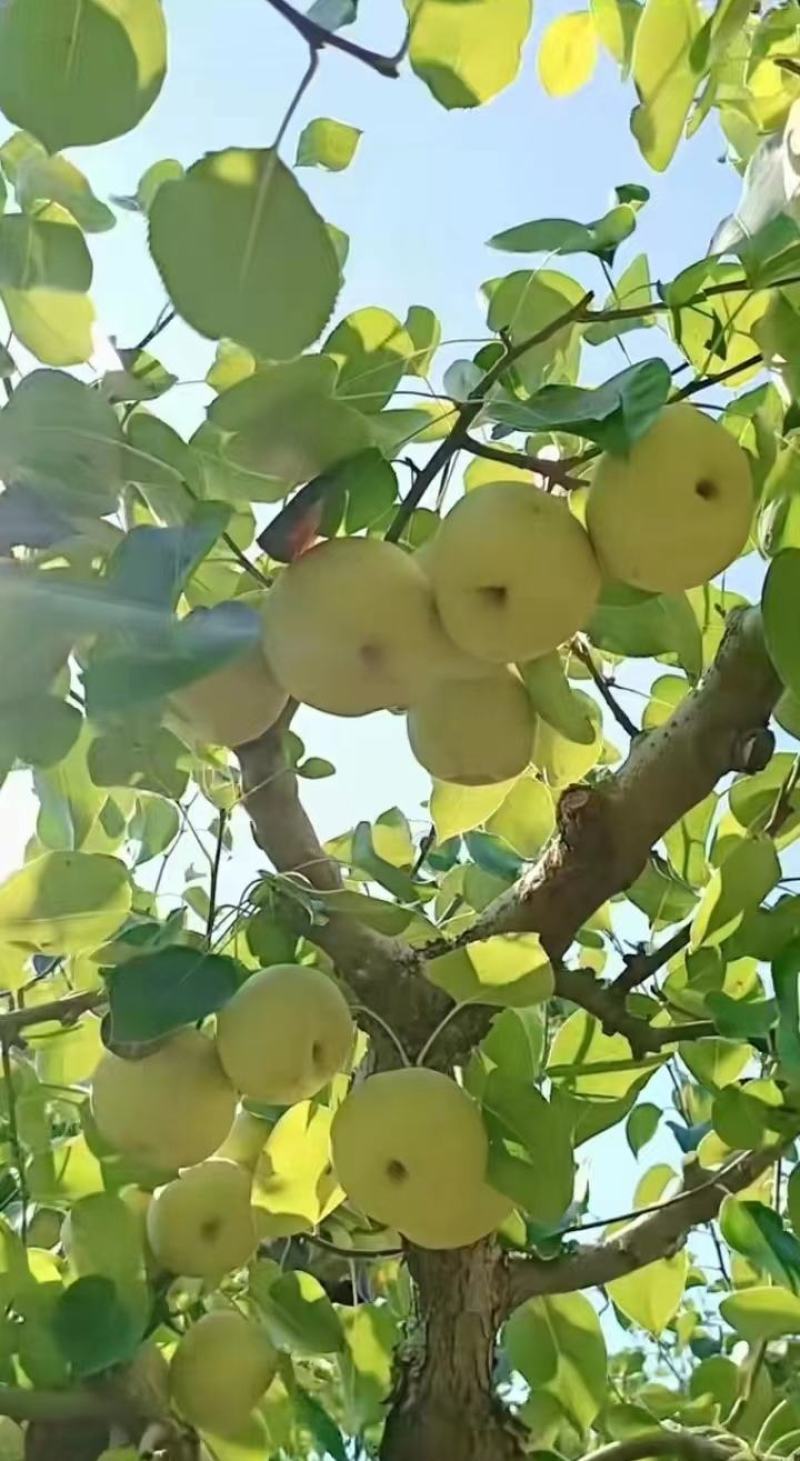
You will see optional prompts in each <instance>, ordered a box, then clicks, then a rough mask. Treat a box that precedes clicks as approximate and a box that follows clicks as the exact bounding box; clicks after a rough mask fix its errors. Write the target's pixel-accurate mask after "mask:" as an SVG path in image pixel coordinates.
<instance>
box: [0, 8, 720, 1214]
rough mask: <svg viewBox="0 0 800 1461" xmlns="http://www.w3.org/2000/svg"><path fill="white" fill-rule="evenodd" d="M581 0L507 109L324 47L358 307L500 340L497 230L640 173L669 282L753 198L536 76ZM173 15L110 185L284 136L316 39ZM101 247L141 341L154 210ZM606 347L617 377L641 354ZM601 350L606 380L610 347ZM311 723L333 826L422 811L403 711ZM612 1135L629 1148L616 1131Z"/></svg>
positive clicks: (313, 186) (644, 222) (365, 23)
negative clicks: (453, 97)
mask: <svg viewBox="0 0 800 1461" xmlns="http://www.w3.org/2000/svg"><path fill="white" fill-rule="evenodd" d="M573 8H574V5H573V4H572V3H564V0H538V4H537V7H536V22H535V27H534V32H533V38H532V40H531V41H530V42H529V44H528V46H527V49H526V55H525V62H524V67H523V70H522V73H521V75H520V77H519V78H518V80H517V82H516V83H515V85H514V86H513V87H512V88H510V89H509V90H508V91H506V92H505V93H504V94H503V95H501V96H500V97H499V98H497V99H496V100H495V101H494V102H493V103H492V104H491V105H489V106H487V107H484V108H481V109H477V110H475V111H472V112H463V111H461V112H446V111H444V110H442V109H441V108H440V107H439V105H438V104H437V103H436V102H435V101H434V100H433V98H432V97H431V96H430V94H429V93H428V91H427V89H426V88H425V86H424V85H423V84H422V83H421V82H420V81H418V80H417V79H416V78H415V77H414V76H413V74H411V73H410V71H408V69H407V68H406V70H405V72H404V74H403V76H402V78H401V79H400V80H397V81H389V80H385V79H382V78H380V77H378V76H376V75H374V74H373V73H371V72H370V71H368V70H367V69H366V68H364V67H362V66H360V65H358V64H357V63H356V62H354V61H352V60H350V59H349V58H347V57H344V56H340V55H339V54H337V53H335V52H327V53H325V54H324V55H323V57H322V62H321V65H320V69H319V73H318V75H317V77H316V79H315V81H314V84H313V86H312V89H311V90H310V92H309V93H307V95H306V98H305V99H304V101H303V104H302V107H301V109H300V112H299V113H298V115H297V117H296V118H295V121H294V123H293V125H292V127H291V128H290V131H289V134H288V136H287V138H286V141H285V143H284V153H285V156H286V158H287V160H288V161H293V160H294V155H295V146H296V139H297V135H298V132H299V130H300V129H301V127H302V126H303V125H305V123H306V122H307V121H309V120H310V119H311V118H312V117H315V116H331V117H335V118H338V119H339V120H341V121H344V122H348V123H350V124H352V125H354V126H357V127H359V128H360V129H361V130H362V132H363V137H362V140H361V144H360V147H359V150H358V153H357V155H356V159H355V161H354V163H353V164H352V166H351V167H350V169H349V170H348V171H347V172H345V173H341V174H336V175H327V174H324V173H322V172H320V171H316V170H309V169H305V170H304V171H303V172H302V173H301V174H300V176H301V178H302V181H303V185H304V186H305V187H306V188H307V190H308V191H309V193H310V194H311V196H312V198H313V200H314V202H315V203H316V205H317V206H318V207H319V209H320V210H321V212H322V213H323V214H324V215H325V216H326V217H327V218H329V219H330V220H331V221H332V222H334V223H336V224H337V225H338V226H339V227H340V228H343V229H345V230H346V232H347V233H348V234H349V235H350V237H351V252H350V258H349V261H348V265H347V272H346V284H345V289H344V292H343V294H342V297H341V300H340V312H341V313H346V312H347V311H348V310H350V309H353V308H358V307H361V306H366V305H381V306H383V307H385V308H389V309H391V310H393V311H395V312H396V313H397V314H398V315H399V316H400V317H401V318H402V317H403V315H404V314H405V311H406V309H407V308H408V306H409V305H411V304H425V305H430V306H431V307H432V308H434V309H435V310H436V312H437V314H438V315H439V317H440V319H441V321H442V325H443V332H444V336H445V338H447V339H453V338H456V337H462V336H469V337H471V336H481V335H484V334H485V320H484V315H483V311H482V307H481V301H480V296H479V285H480V284H481V282H482V281H483V280H485V279H487V278H490V277H492V276H493V275H495V274H498V273H502V272H508V271H510V270H511V269H513V268H516V267H520V266H521V264H524V260H520V259H518V258H515V257H512V256H507V255H502V254H499V253H497V252H494V251H492V250H490V249H487V248H486V246H485V240H486V239H487V238H488V237H489V236H490V235H491V234H493V233H495V232H497V231H498V230H500V229H502V228H506V227H509V226H511V225H513V224H516V223H520V222H523V221H524V220H526V219H529V218H536V217H546V216H552V215H562V216H565V217H573V218H577V219H584V220H588V219H590V218H593V217H596V216H598V215H600V214H601V213H603V211H604V210H605V208H606V207H607V206H608V203H609V197H610V193H611V189H612V188H613V187H614V186H615V185H616V184H620V183H624V182H639V183H645V184H646V185H647V186H648V187H649V188H650V189H651V191H652V195H653V196H652V200H651V202H650V203H649V205H648V206H647V207H646V208H645V209H644V211H643V212H642V213H641V215H640V226H639V229H638V232H637V235H636V238H635V240H634V241H633V244H631V243H630V242H629V243H628V245H626V247H625V250H624V251H622V252H621V254H620V260H619V267H620V268H621V267H623V266H624V263H625V262H626V260H627V259H629V258H630V257H632V255H633V253H634V252H638V251H640V250H641V249H645V250H646V251H647V252H648V254H649V257H650V261H651V270H652V274H653V277H655V278H659V277H660V278H663V279H669V278H670V277H672V276H673V275H674V274H676V273H677V272H678V271H679V270H680V269H681V268H683V267H684V266H685V265H686V264H688V263H690V262H692V261H693V260H695V259H697V258H698V257H699V256H700V255H702V254H703V253H704V252H705V249H706V246H707V242H708V240H709V238H710V236H711V234H712V232H713V230H714V228H715V226H716V224H717V223H718V222H719V220H720V218H721V217H722V216H723V215H724V214H726V213H728V212H730V211H731V208H732V206H733V204H734V202H735V199H736V197H737V194H738V180H737V178H736V175H735V174H734V173H733V172H732V170H731V169H729V168H725V167H723V166H721V165H720V163H719V160H718V159H719V157H720V156H721V154H722V153H723V151H724V144H723V141H722V137H721V134H720V132H719V130H718V128H717V125H716V121H715V119H714V114H712V117H711V118H710V119H709V121H707V122H706V123H705V125H704V126H703V128H702V129H701V131H700V133H699V134H698V136H696V137H695V138H693V139H692V140H691V142H689V143H684V144H683V145H682V146H681V148H680V150H679V152H678V155H677V157H676V159H675V162H674V164H673V165H672V167H671V168H670V170H669V172H668V173H667V174H666V175H665V176H661V175H657V174H654V173H652V172H651V171H650V170H649V169H648V167H647V165H646V164H645V163H644V161H643V160H642V158H641V156H640V154H639V151H638V148H637V146H636V144H635V142H634V140H633V138H632V136H631V134H630V131H629V125H628V117H629V112H630V108H631V106H632V104H633V100H634V97H633V91H632V87H631V86H630V85H623V84H620V82H619V79H618V76H617V73H616V69H615V68H614V67H613V66H612V64H611V63H610V62H609V61H607V60H605V59H604V58H603V59H601V61H600V64H599V66H598V70H597V72H596V74H595V78H594V80H593V81H592V83H591V84H590V85H589V86H588V87H587V88H586V89H585V90H583V91H582V92H580V93H579V94H578V95H576V96H574V97H572V98H569V99H567V100H562V101H557V100H554V99H552V98H550V97H548V96H546V95H545V94H544V93H543V91H542V89H541V86H540V84H539V82H538V79H537V76H536V68H535V52H536V48H537V44H538V39H539V37H540V36H541V34H542V31H543V29H544V27H545V26H546V24H547V23H548V22H549V21H550V20H552V19H553V17H554V16H556V15H557V14H559V13H561V12H563V11H565V10H570V9H573ZM165 10H166V16H167V22H168V27H169V33H170V49H171V55H170V69H169V74H168V77H167V81H166V84H165V87H164V90H163V92H162V94H161V96H160V97H159V99H158V101H157V103H156V105H155V106H154V107H153V109H152V111H151V112H150V113H149V115H148V116H147V117H146V118H145V120H144V122H143V123H142V125H141V126H140V127H139V128H138V129H137V130H136V131H135V132H134V133H132V134H130V135H129V136H127V137H123V138H121V139H119V140H118V141H116V142H114V143H111V144H108V145H105V146H102V147H97V148H92V149H76V150H75V151H74V152H73V153H72V154H70V155H71V156H73V157H74V160H75V161H76V162H77V163H79V165H80V166H81V167H82V168H83V169H84V170H85V171H86V172H87V174H88V176H89V178H90V180H91V182H92V185H93V187H94V189H95V191H96V192H97V193H98V195H99V196H101V197H104V198H107V197H108V196H109V195H111V194H127V193H133V192H134V191H135V188H136V184H137V181H138V179H139V177H140V175H141V174H142V173H143V172H144V170H145V169H146V168H147V167H148V166H149V165H150V164H151V163H153V162H155V161H157V160H158V159H160V158H163V157H176V158H178V159H179V160H180V161H181V162H182V163H184V164H186V165H188V164H189V163H191V162H192V161H194V160H195V159H196V158H198V157H199V156H201V155H202V154H203V153H204V152H206V151H208V150H214V149H219V148H223V147H226V146H254V147H258V146H266V145H269V143H270V142H271V141H272V139H273V138H274V136H275V133H276V131H277V128H278V125H279V123H280V121H281V118H282V116H283V113H284V110H285V108H286V105H287V103H288V101H289V99H290V97H291V95H292V93H293V91H294V88H295V86H296V84H297V81H298V80H299V77H300V75H301V73H302V71H303V69H304V66H305V63H306V59H307V51H306V47H305V45H304V43H303V42H302V41H301V40H300V39H299V38H298V37H297V35H296V34H295V33H294V32H293V31H292V29H291V28H290V27H289V26H288V25H287V24H286V22H285V21H283V20H282V19H281V18H280V17H278V16H277V15H276V14H275V13H274V12H273V11H272V10H271V8H270V7H269V5H268V4H267V3H265V0H201V3H198V0H166V3H165ZM361 10H362V18H361V20H360V21H359V24H358V27H357V28H356V31H355V32H350V33H351V34H352V33H355V34H357V37H358V39H359V40H360V41H362V42H363V43H364V44H366V45H371V46H373V47H375V48H377V49H380V50H384V51H393V50H395V49H396V48H397V46H398V45H399V43H400V41H401V39H402V35H403V30H404V14H403V10H402V6H401V4H400V0H362V3H361ZM90 243H91V248H92V253H93V256H94V260H95V285H94V289H93V295H94V298H95V303H96V306H97V310H98V314H99V317H100V320H101V321H102V323H103V326H104V328H105V330H106V331H107V332H108V334H110V335H114V336H115V337H116V338H117V340H118V342H119V343H120V344H123V345H126V344H132V343H133V342H134V341H135V340H136V339H138V338H139V337H140V336H141V335H143V334H144V332H145V331H146V329H147V328H148V327H149V326H150V325H151V324H152V323H153V321H154V319H155V317H156V316H157V314H158V311H159V309H160V308H161V305H162V304H163V302H164V296H163V291H162V288H161V285H160V282H159V280H158V277H157V274H156V271H155V268H154V266H153V265H152V264H151V263H150V261H149V258H148V254H147V249H146V239H145V224H144V222H143V220H142V219H140V218H137V217H134V216H132V215H130V214H127V213H121V214H120V221H119V225H118V227H117V228H116V229H115V230H114V231H113V232H111V233H109V234H106V235H96V236H94V237H93V238H92V239H91V240H90ZM573 265H574V261H569V264H568V266H567V267H568V270H569V272H576V273H579V277H581V278H582V279H583V280H585V282H586V284H587V286H589V287H596V288H597V290H598V295H599V297H600V298H601V299H602V298H603V297H604V296H605V294H606V292H607V291H606V285H605V281H604V280H603V278H602V276H601V274H600V271H599V268H598V267H597V266H595V265H594V264H593V262H592V261H588V262H587V263H585V264H584V265H578V266H575V267H573ZM628 338H629V339H630V337H628ZM662 339H663V337H662V336H661V335H660V334H657V333H656V332H655V331H654V332H651V333H650V334H649V335H648V336H646V337H642V344H641V345H640V344H639V342H638V341H637V342H636V344H635V346H634V348H637V349H639V353H654V352H655V351H657V350H659V349H660V348H661V342H662ZM609 349H610V350H611V351H612V353H611V354H610V355H607V356H606V357H605V364H606V365H607V371H606V372H605V373H609V374H610V373H612V372H613V371H614V370H617V369H619V368H620V367H621V365H622V364H623V363H624V362H623V361H622V359H621V357H620V356H619V355H618V354H615V353H613V351H614V347H613V346H612V347H609ZM158 352H159V354H160V357H161V358H162V359H163V361H164V363H165V364H166V365H167V366H168V367H169V368H170V369H172V370H173V371H175V372H176V373H177V374H178V375H179V376H180V377H181V378H182V379H183V380H188V381H192V380H193V381H197V380H198V379H202V376H203V375H204V372H205V370H206V368H207V365H208V363H209V360H210V358H211V355H212V347H211V346H210V345H209V343H208V342H207V341H202V340H199V339H198V337H196V336H194V335H193V334H192V333H191V332H190V331H189V330H188V329H186V328H185V327H184V326H182V325H180V324H176V325H174V326H172V327H171V328H170V329H169V330H168V331H167V332H166V333H165V334H164V335H163V337H162V338H161V340H160V341H159V342H158ZM454 353H458V352H457V351H456V352H454ZM589 359H591V357H589ZM595 361H596V364H595V369H594V371H592V378H596V373H597V371H598V370H599V368H600V357H599V356H597V357H595ZM208 396H209V393H208V391H207V390H206V389H205V388H204V387H193V386H188V387H182V388H181V389H180V390H176V391H175V392H173V393H172V394H171V395H170V396H169V397H168V398H167V400H166V402H165V404H164V412H165V414H166V415H168V417H169V419H171V420H172V421H173V422H174V423H175V424H176V425H178V426H180V427H181V428H182V429H183V430H184V431H186V432H188V431H189V430H191V429H192V428H193V427H194V425H196V424H197V423H198V421H199V420H200V419H201V415H202V409H203V405H204V402H205V401H206V400H207V399H208ZM299 729H300V730H301V732H302V733H303V734H304V736H305V738H306V741H307V743H308V746H309V749H310V750H312V751H313V752H314V753H316V754H324V755H326V756H329V757H330V759H331V760H332V761H333V762H334V763H335V764H336V766H337V770H338V774H337V776H336V777H335V778H331V779H330V780H329V781H324V782H317V783H314V784H310V785H309V786H308V788H307V796H306V800H307V804H308V806H309V809H310V811H311V813H312V816H313V817H314V820H315V821H316V823H317V825H318V828H319V830H320V831H321V833H322V835H323V836H330V835H332V834H333V833H335V832H337V831H340V830H344V829H345V828H347V827H349V826H351V825H353V823H354V822H355V821H356V820H358V819H359V818H361V817H374V816H375V815H377V814H378V813H379V812H380V811H382V810H384V809H385V808H386V807H388V806H391V805H399V806H401V807H402V808H403V810H404V811H405V812H406V813H407V815H409V816H410V817H411V818H412V820H414V821H415V822H417V823H418V824H419V825H422V823H423V819H424V811H423V810H422V807H421V803H422V802H423V801H424V799H425V798H426V795H427V788H428V781H427V777H426V776H425V774H424V773H423V772H422V771H420V769H419V768H418V767H416V766H415V765H414V763H413V762H412V760H411V757H410V754H409V752H408V750H407V747H406V742H405V734H404V729H403V724H402V720H401V719H400V718H397V717H392V716H389V715H381V716H378V717H370V718H369V719H368V720H365V721H350V720H336V719H333V718H327V717H321V716H319V715H316V714H313V713H308V712H306V713H304V715H303V716H302V718H301V721H300V722H299ZM31 810H32V807H31V802H30V799H29V797H28V796H27V795H26V787H25V782H24V778H23V777H22V776H21V775H17V776H15V777H12V778H11V779H10V781H9V783H8V785H7V787H6V788H5V789H4V791H3V792H2V794H0V811H3V812H5V814H6V815H5V817H4V826H5V827H6V828H8V826H9V822H10V821H11V820H12V816H15V817H16V824H17V828H18V834H16V835H13V836H6V835H5V834H4V846H3V848H2V849H0V864H1V865H0V871H5V870H8V869H9V868H10V867H12V866H14V865H15V864H16V863H18V862H19V860H20V858H21V855H22V849H23V847H24V841H25V837H26V836H27V835H28V833H29V830H30V825H31V823H30V815H31ZM9 814H11V816H9ZM246 843H247V839H244V841H243V843H242V847H243V850H242V851H241V853H240V854H239V856H238V857H237V859H236V862H235V865H234V867H233V868H231V869H230V870H229V873H228V877H227V882H228V885H229V891H230V892H231V893H236V892H238V891H239V890H240V889H241V887H242V885H243V884H244V883H245V882H246V881H247V877H248V875H249V872H250V869H251V868H252V867H255V866H257V860H256V859H255V858H254V856H253V855H252V853H250V852H249V850H245V846H246ZM247 845H248V846H249V844H247ZM614 1141H615V1144H616V1145H617V1147H618V1146H619V1143H620V1135H619V1133H617V1134H616V1135H615V1138H614ZM617 1170H619V1169H618V1168H617ZM627 1182H628V1178H627V1177H626V1178H625V1185H626V1188H627ZM611 1200H612V1201H613V1200H614V1198H613V1196H612V1199H611Z"/></svg>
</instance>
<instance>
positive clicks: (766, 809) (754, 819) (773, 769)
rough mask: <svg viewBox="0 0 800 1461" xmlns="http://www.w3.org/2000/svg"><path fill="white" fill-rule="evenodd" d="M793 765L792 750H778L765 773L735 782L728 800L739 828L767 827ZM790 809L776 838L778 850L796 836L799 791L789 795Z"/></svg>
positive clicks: (758, 828) (758, 772)
mask: <svg viewBox="0 0 800 1461" xmlns="http://www.w3.org/2000/svg"><path fill="white" fill-rule="evenodd" d="M794 763H795V758H794V756H793V755H792V754H791V753H790V752H789V751H778V752H776V754H775V755H774V756H773V757H772V759H771V760H770V762H769V764H768V765H767V766H765V767H764V770H763V771H757V772H756V774H755V775H754V776H742V777H740V778H739V779H738V780H737V781H735V782H734V784H733V786H732V787H731V789H730V792H729V796H728V800H729V802H730V809H731V811H732V812H733V815H734V817H735V818H736V820H737V822H738V823H739V826H740V827H744V828H745V829H753V830H755V831H759V830H763V828H764V827H766V826H767V824H768V823H769V819H770V817H771V815H772V813H773V811H774V810H775V804H776V802H777V800H778V797H779V796H780V795H781V791H782V789H783V787H784V785H785V784H786V782H787V780H788V778H789V776H790V774H791V772H792V768H793V766H794ZM788 810H789V815H788V816H787V819H786V821H785V822H784V823H783V826H782V827H781V828H780V831H779V833H778V835H777V837H776V839H775V842H776V846H777V847H779V848H781V847H785V846H786V844H787V843H788V842H791V841H792V840H793V839H794V837H795V836H796V835H797V829H798V826H800V792H798V791H796V790H795V791H792V792H790V793H789V796H788Z"/></svg>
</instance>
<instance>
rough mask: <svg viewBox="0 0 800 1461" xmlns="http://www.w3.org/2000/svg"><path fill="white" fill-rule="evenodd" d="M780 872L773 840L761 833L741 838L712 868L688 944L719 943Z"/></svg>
mask: <svg viewBox="0 0 800 1461" xmlns="http://www.w3.org/2000/svg"><path fill="white" fill-rule="evenodd" d="M780 875H781V865H780V862H779V860H778V854H777V853H776V851H775V843H774V842H773V840H772V838H771V837H767V836H766V835H765V834H764V833H756V834H755V836H748V837H742V838H740V839H739V841H737V842H736V845H735V846H734V847H733V848H732V850H731V851H730V852H729V853H728V856H727V857H726V858H725V861H724V862H723V864H722V866H721V867H718V868H715V869H714V871H713V873H712V874H711V877H710V879H709V881H708V883H707V885H706V888H705V891H704V892H703V894H702V896H701V898H700V902H699V903H698V905H697V909H696V912H695V915H694V918H693V920H692V931H691V938H690V943H689V947H690V948H691V949H697V948H699V947H700V945H701V944H705V945H708V944H711V945H712V946H713V945H715V944H721V943H722V942H723V941H724V940H725V939H726V938H727V937H728V936H729V934H731V933H733V932H734V931H735V930H736V929H737V928H738V926H739V924H740V923H741V921H742V919H743V918H744V915H745V913H749V912H751V911H752V910H753V909H754V908H757V907H758V905H759V903H761V902H762V900H763V899H764V898H765V897H766V896H767V893H769V892H770V891H771V890H772V888H774V886H775V884H776V883H777V881H778V879H779V878H780Z"/></svg>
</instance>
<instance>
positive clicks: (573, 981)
mask: <svg viewBox="0 0 800 1461" xmlns="http://www.w3.org/2000/svg"><path fill="white" fill-rule="evenodd" d="M555 992H556V994H557V995H558V996H559V998H561V999H568V1000H569V1001H570V1002H571V1003H572V1004H577V1005H580V1007H581V1009H585V1010H586V1011H587V1012H588V1013H589V1014H590V1015H594V1017H595V1019H597V1020H599V1021H600V1024H601V1025H602V1027H603V1029H604V1031H605V1032H606V1034H608V1035H624V1037H625V1039H626V1040H627V1041H628V1044H629V1045H630V1047H631V1051H632V1053H633V1055H634V1056H636V1057H637V1058H639V1057H641V1056H642V1055H652V1054H657V1053H658V1052H659V1051H660V1050H663V1049H665V1047H666V1046H669V1045H677V1044H679V1043H681V1044H683V1043H685V1042H686V1041H687V1040H702V1039H705V1038H706V1036H710V1035H716V1034H717V1029H716V1026H715V1025H713V1024H712V1023H711V1021H710V1020H697V1021H695V1022H692V1023H687V1024H685V1025H650V1024H648V1022H647V1020H643V1019H641V1018H640V1017H639V1016H638V1015H631V1014H629V1013H628V1011H627V1009H626V1008H625V992H624V991H622V992H620V991H619V990H618V989H617V988H616V985H609V984H602V983H601V982H600V980H599V979H597V978H596V976H595V975H594V974H593V973H592V972H591V970H589V969H564V968H562V969H557V970H556V971H555Z"/></svg>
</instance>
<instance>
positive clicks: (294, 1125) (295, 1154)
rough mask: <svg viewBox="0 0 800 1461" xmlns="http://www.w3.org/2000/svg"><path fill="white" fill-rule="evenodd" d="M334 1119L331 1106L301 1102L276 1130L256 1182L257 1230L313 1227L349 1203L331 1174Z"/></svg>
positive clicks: (279, 1233) (272, 1232)
mask: <svg viewBox="0 0 800 1461" xmlns="http://www.w3.org/2000/svg"><path fill="white" fill-rule="evenodd" d="M332 1119H333V1113H332V1111H330V1110H329V1109H328V1107H327V1106H315V1105H314V1104H313V1102H311V1101H299V1102H298V1104H297V1105H296V1106H292V1107H290V1109H289V1110H288V1111H287V1112H285V1114H284V1115H283V1116H281V1118H280V1120H279V1121H278V1122H277V1124H276V1125H275V1126H274V1127H273V1129H272V1131H271V1132H270V1135H269V1137H268V1139H267V1143H266V1146H265V1147H264V1150H263V1152H262V1154H261V1156H260V1157H259V1159H258V1163H257V1165H256V1169H255V1175H254V1178H253V1203H254V1205H255V1208H256V1209H257V1211H256V1220H257V1226H258V1227H259V1229H260V1231H261V1232H262V1233H263V1234H264V1236H267V1235H268V1236H269V1237H274V1238H277V1237H284V1236H288V1235H289V1234H291V1233H301V1232H303V1230H304V1229H305V1228H313V1227H315V1226H316V1225H317V1223H319V1222H321V1221H322V1219H323V1218H324V1217H327V1215H328V1213H330V1212H333V1210H334V1208H335V1207H338V1206H339V1203H340V1202H342V1201H343V1200H344V1193H343V1191H342V1189H341V1187H340V1186H339V1184H338V1182H337V1181H336V1178H335V1177H334V1175H333V1172H332V1170H331V1143H330V1132H331V1121H332Z"/></svg>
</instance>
